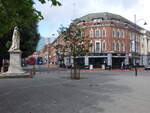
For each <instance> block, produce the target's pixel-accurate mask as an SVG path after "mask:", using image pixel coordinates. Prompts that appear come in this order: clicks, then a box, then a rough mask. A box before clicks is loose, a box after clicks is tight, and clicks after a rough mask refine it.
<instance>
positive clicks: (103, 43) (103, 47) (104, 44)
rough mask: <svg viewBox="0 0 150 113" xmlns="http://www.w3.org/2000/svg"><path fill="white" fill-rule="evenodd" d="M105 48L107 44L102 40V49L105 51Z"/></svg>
mask: <svg viewBox="0 0 150 113" xmlns="http://www.w3.org/2000/svg"><path fill="white" fill-rule="evenodd" d="M106 48H107V45H106V42H105V40H104V41H103V42H102V50H103V51H106Z"/></svg>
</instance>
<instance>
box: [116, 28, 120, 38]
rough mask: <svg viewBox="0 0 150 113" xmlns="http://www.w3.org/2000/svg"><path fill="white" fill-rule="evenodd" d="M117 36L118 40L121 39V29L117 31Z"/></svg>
mask: <svg viewBox="0 0 150 113" xmlns="http://www.w3.org/2000/svg"><path fill="white" fill-rule="evenodd" d="M116 35H117V37H118V38H119V37H120V31H119V29H118V30H117V33H116Z"/></svg>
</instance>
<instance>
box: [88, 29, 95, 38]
mask: <svg viewBox="0 0 150 113" xmlns="http://www.w3.org/2000/svg"><path fill="white" fill-rule="evenodd" d="M89 36H90V38H93V37H94V30H93V29H91V30H90V32H89Z"/></svg>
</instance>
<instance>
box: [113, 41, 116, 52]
mask: <svg viewBox="0 0 150 113" xmlns="http://www.w3.org/2000/svg"><path fill="white" fill-rule="evenodd" d="M112 50H113V51H115V50H116V42H115V41H113V43H112Z"/></svg>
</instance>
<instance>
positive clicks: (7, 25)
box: [0, 0, 61, 67]
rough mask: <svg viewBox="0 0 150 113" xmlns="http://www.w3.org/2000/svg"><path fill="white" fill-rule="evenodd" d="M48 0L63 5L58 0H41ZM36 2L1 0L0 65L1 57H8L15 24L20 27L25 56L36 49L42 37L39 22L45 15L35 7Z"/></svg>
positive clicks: (44, 0)
mask: <svg viewBox="0 0 150 113" xmlns="http://www.w3.org/2000/svg"><path fill="white" fill-rule="evenodd" d="M47 1H51V3H52V4H51V5H54V6H57V5H58V6H59V5H61V3H60V2H58V1H57V0H39V2H41V3H42V4H43V3H46V2H47ZM34 4H35V3H34V0H0V67H1V59H3V58H8V49H9V47H10V46H11V41H12V33H13V29H14V27H15V26H18V27H19V31H20V34H21V50H22V51H23V57H26V56H28V55H30V54H32V53H33V51H35V49H36V46H37V43H38V41H39V39H40V35H39V33H38V30H37V27H38V26H37V24H38V22H39V21H40V20H41V19H43V17H42V14H41V12H40V11H37V10H36V9H35V8H34V7H33V5H34Z"/></svg>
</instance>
